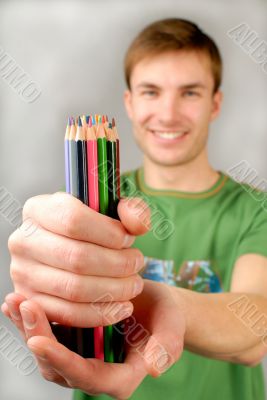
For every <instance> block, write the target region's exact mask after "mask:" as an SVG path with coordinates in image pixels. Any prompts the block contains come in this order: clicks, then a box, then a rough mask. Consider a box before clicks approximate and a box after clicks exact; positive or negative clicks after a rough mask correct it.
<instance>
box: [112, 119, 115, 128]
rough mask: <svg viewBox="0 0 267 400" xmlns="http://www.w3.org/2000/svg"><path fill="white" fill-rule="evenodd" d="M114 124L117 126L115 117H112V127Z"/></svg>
mask: <svg viewBox="0 0 267 400" xmlns="http://www.w3.org/2000/svg"><path fill="white" fill-rule="evenodd" d="M114 126H116V123H115V118H112V127H113V128H114Z"/></svg>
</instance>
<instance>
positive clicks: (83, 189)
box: [75, 117, 88, 205]
mask: <svg viewBox="0 0 267 400" xmlns="http://www.w3.org/2000/svg"><path fill="white" fill-rule="evenodd" d="M75 141H76V145H77V169H78V174H77V176H78V196H77V197H78V199H79V200H81V201H82V202H83V203H84V204H87V205H88V188H87V152H86V136H85V131H84V129H83V126H82V121H81V118H80V117H79V119H78V126H77V132H76V138H75Z"/></svg>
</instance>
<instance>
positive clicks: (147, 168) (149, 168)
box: [144, 150, 219, 193]
mask: <svg viewBox="0 0 267 400" xmlns="http://www.w3.org/2000/svg"><path fill="white" fill-rule="evenodd" d="M218 178H219V173H218V172H217V171H215V170H214V169H213V168H212V167H211V165H210V164H209V162H208V157H207V153H206V150H205V152H203V153H202V154H201V155H200V156H199V157H197V158H196V159H194V160H192V161H190V162H188V163H186V164H183V165H175V166H164V165H159V164H155V163H154V162H153V161H152V160H150V159H148V158H147V157H145V158H144V179H145V182H146V184H147V185H148V186H150V187H151V188H153V189H157V190H176V191H179V192H192V193H194V192H203V191H205V190H208V189H210V188H211V187H212V186H213V185H214V184H215V183H216V181H217V180H218Z"/></svg>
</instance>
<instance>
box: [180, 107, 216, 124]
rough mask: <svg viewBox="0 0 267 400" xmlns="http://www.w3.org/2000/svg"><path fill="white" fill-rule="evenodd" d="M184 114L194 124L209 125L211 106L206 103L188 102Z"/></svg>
mask: <svg viewBox="0 0 267 400" xmlns="http://www.w3.org/2000/svg"><path fill="white" fill-rule="evenodd" d="M184 115H186V116H187V118H188V119H189V120H190V121H191V122H192V123H193V124H194V125H201V126H204V125H207V124H208V123H209V120H210V115H211V106H210V105H207V104H204V103H191V104H187V105H186V107H185V109H184Z"/></svg>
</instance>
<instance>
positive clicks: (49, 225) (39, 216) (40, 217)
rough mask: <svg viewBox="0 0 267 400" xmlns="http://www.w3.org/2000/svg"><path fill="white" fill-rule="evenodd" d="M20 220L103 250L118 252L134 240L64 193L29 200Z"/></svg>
mask: <svg viewBox="0 0 267 400" xmlns="http://www.w3.org/2000/svg"><path fill="white" fill-rule="evenodd" d="M23 219H24V220H27V219H32V220H33V221H35V222H36V224H37V225H41V226H42V227H43V228H45V229H47V230H49V231H51V232H54V233H57V234H59V235H63V236H67V237H70V238H72V239H76V240H82V241H86V242H90V243H95V244H98V245H100V246H103V247H108V248H113V249H121V248H127V247H130V246H131V245H132V244H133V242H134V237H133V236H131V235H129V234H128V232H127V231H126V229H125V228H124V227H123V225H122V224H121V223H120V222H119V221H117V220H114V219H112V218H109V217H107V216H105V215H102V214H100V213H97V212H95V211H94V210H92V209H90V208H89V207H87V206H86V205H84V204H83V203H82V202H81V201H79V200H77V199H76V198H74V197H73V196H71V195H69V194H67V193H55V194H53V195H42V196H36V197H33V198H31V199H29V200H28V201H27V202H26V203H25V206H24V209H23ZM132 234H134V229H133V230H132ZM11 244H12V242H11Z"/></svg>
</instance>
